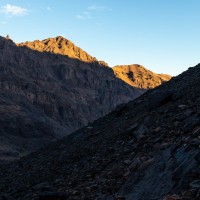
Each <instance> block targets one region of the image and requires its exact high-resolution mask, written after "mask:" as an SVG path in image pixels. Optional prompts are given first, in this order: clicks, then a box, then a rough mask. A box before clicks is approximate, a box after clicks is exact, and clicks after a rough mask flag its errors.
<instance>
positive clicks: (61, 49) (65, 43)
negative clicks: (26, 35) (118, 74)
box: [17, 36, 108, 66]
mask: <svg viewBox="0 0 200 200" xmlns="http://www.w3.org/2000/svg"><path fill="white" fill-rule="evenodd" d="M17 45H18V46H25V47H28V48H31V49H33V50H37V51H40V52H50V53H55V54H61V55H65V56H69V57H70V58H76V59H79V60H81V61H84V62H99V63H100V64H101V65H102V66H108V64H107V63H105V62H103V61H97V59H96V58H95V57H92V56H90V55H89V54H88V53H86V52H85V51H83V50H82V49H81V48H79V47H77V46H75V45H74V44H73V43H72V42H71V41H70V40H67V39H65V38H63V37H62V36H58V37H56V38H48V39H45V40H42V41H40V40H35V41H33V42H25V43H19V44H17Z"/></svg>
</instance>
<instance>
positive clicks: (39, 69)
mask: <svg viewBox="0 0 200 200" xmlns="http://www.w3.org/2000/svg"><path fill="white" fill-rule="evenodd" d="M30 44H31V45H33V43H30ZM31 45H29V44H27V46H25V45H22V44H21V45H16V44H15V43H14V42H13V41H12V40H10V39H9V38H7V39H5V38H3V37H0V159H1V160H8V161H9V160H12V159H16V158H18V157H21V156H23V155H26V154H28V153H30V152H32V151H34V150H36V149H38V148H40V147H42V146H44V145H45V144H47V143H49V142H51V141H53V140H56V139H58V138H61V137H63V136H65V135H67V134H69V133H71V132H73V131H74V130H76V129H78V128H80V127H83V126H84V125H86V124H88V123H89V122H92V121H93V120H95V119H97V118H99V117H101V116H103V115H105V114H107V113H108V112H110V111H111V110H113V109H114V108H115V107H116V106H117V105H118V104H121V103H125V102H128V101H130V100H132V99H134V98H136V97H138V96H139V95H141V93H142V92H143V91H141V90H140V89H137V88H133V87H130V86H129V85H127V84H125V83H124V82H123V81H121V80H119V79H117V78H116V77H115V75H114V73H113V71H112V69H110V68H109V67H105V63H103V64H104V65H102V62H99V61H97V60H96V59H95V58H92V57H91V56H89V55H88V54H87V53H86V52H84V51H83V50H81V49H80V48H78V47H76V46H75V45H73V44H72V43H71V42H70V41H68V40H66V39H64V38H62V37H56V38H54V39H47V40H44V41H42V42H35V43H34V45H33V46H34V47H35V49H34V48H33V49H34V50H33V49H31V48H29V46H30V47H32V46H31ZM42 45H43V46H42ZM45 45H46V46H45ZM42 48H47V49H48V52H46V51H45V52H41V49H42ZM36 49H37V50H36ZM66 52H68V54H67V53H66Z"/></svg>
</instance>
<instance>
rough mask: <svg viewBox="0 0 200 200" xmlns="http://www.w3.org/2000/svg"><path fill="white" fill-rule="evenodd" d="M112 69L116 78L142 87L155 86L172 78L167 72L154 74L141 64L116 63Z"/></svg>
mask: <svg viewBox="0 0 200 200" xmlns="http://www.w3.org/2000/svg"><path fill="white" fill-rule="evenodd" d="M112 69H113V71H114V74H115V76H116V77H117V78H119V79H121V80H123V81H124V82H126V83H128V84H129V85H131V86H133V87H137V88H142V89H150V88H155V87H157V86H159V85H161V84H162V83H164V82H166V81H169V80H170V79H171V78H172V77H171V76H170V75H167V74H156V73H154V72H152V71H150V70H148V69H146V68H144V67H143V66H141V65H118V66H115V67H113V68H112Z"/></svg>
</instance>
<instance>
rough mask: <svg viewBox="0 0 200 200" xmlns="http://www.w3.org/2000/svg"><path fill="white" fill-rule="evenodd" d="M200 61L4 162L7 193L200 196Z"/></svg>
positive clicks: (126, 199) (103, 198)
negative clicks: (59, 137)
mask: <svg viewBox="0 0 200 200" xmlns="http://www.w3.org/2000/svg"><path fill="white" fill-rule="evenodd" d="M199 76H200V65H197V66H195V67H193V68H189V70H188V71H186V72H184V73H182V74H181V75H179V76H177V77H174V78H172V80H171V81H169V82H167V83H164V84H163V85H161V86H159V87H157V88H156V89H153V90H150V91H148V92H146V93H145V94H143V95H142V96H140V97H139V98H137V99H135V100H133V101H131V102H129V103H127V104H123V105H120V106H118V107H117V108H116V109H115V110H114V111H113V112H111V113H110V114H108V115H106V116H105V117H103V118H100V119H98V120H96V121H95V122H94V123H92V124H88V125H87V126H85V127H84V128H82V129H79V130H78V131H76V132H74V133H72V134H71V135H69V136H67V137H65V138H63V139H62V140H59V141H57V142H54V143H52V144H49V145H48V146H46V147H44V148H42V149H40V150H39V151H37V152H34V153H32V154H30V155H28V156H25V157H23V158H21V159H20V160H19V161H15V162H12V163H10V164H7V165H6V166H4V167H3V166H2V167H1V169H0V180H1V182H0V199H1V200H28V199H32V200H61V199H62V200H65V199H66V200H199V199H200V79H199Z"/></svg>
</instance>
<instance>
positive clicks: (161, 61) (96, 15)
mask: <svg viewBox="0 0 200 200" xmlns="http://www.w3.org/2000/svg"><path fill="white" fill-rule="evenodd" d="M6 34H9V35H10V37H11V39H13V40H14V41H15V42H22V41H32V40H35V39H45V38H48V37H55V36H58V35H62V36H64V37H66V38H67V39H70V40H71V41H72V42H73V43H75V44H76V45H77V46H79V47H81V48H82V49H84V50H85V51H87V52H88V53H89V54H91V55H92V56H95V57H97V59H99V60H104V61H106V62H107V63H108V64H109V65H110V66H114V65H117V64H141V65H143V66H145V67H146V68H148V69H150V70H152V71H154V72H157V73H168V74H171V75H177V74H179V73H181V72H182V71H184V70H186V69H187V68H188V67H191V66H194V65H196V64H197V63H199V62H200V0H73V1H72V0H29V1H27V0H1V1H0V35H1V36H5V35H6Z"/></svg>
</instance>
